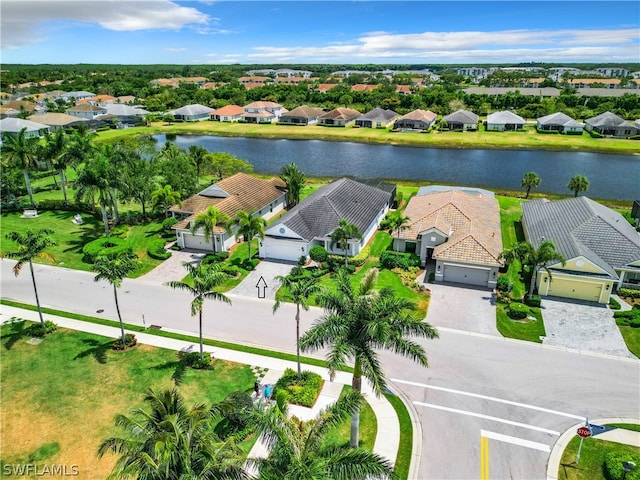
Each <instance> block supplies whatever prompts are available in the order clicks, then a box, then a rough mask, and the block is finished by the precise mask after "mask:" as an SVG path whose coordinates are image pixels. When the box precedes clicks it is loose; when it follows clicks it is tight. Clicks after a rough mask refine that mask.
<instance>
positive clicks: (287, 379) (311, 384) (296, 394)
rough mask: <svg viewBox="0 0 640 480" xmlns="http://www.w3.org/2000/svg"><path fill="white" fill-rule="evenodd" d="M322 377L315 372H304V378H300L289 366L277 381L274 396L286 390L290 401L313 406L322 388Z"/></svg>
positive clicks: (287, 398) (304, 405) (286, 395)
mask: <svg viewBox="0 0 640 480" xmlns="http://www.w3.org/2000/svg"><path fill="white" fill-rule="evenodd" d="M322 383H323V380H322V377H321V376H320V375H318V374H317V373H314V372H309V371H306V370H305V371H304V372H302V379H301V380H298V373H297V372H296V371H294V370H292V369H291V368H287V369H286V370H285V372H284V374H283V375H282V377H280V379H279V380H278V382H277V383H276V386H275V388H274V392H273V396H275V395H276V393H279V392H284V393H285V398H286V400H287V401H288V402H289V403H294V404H296V405H302V406H303V407H312V406H313V404H314V403H315V401H316V398H318V394H319V393H320V389H321V388H322Z"/></svg>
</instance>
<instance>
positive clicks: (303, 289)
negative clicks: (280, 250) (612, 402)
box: [273, 275, 322, 379]
mask: <svg viewBox="0 0 640 480" xmlns="http://www.w3.org/2000/svg"><path fill="white" fill-rule="evenodd" d="M276 280H278V281H279V282H280V284H281V285H282V286H283V287H285V289H286V293H285V294H284V295H283V296H282V297H280V298H278V299H277V300H276V303H275V304H274V305H273V313H276V312H277V311H278V309H279V308H280V305H281V304H282V302H283V301H284V302H290V303H295V304H296V356H297V359H298V378H299V379H302V369H301V366H300V308H302V309H303V310H304V311H305V312H308V311H309V298H310V297H311V296H312V295H315V294H317V293H319V292H320V291H321V290H322V287H321V286H320V285H318V279H317V278H316V277H303V278H300V279H294V278H293V277H291V276H290V275H287V276H282V275H278V276H277V277H276Z"/></svg>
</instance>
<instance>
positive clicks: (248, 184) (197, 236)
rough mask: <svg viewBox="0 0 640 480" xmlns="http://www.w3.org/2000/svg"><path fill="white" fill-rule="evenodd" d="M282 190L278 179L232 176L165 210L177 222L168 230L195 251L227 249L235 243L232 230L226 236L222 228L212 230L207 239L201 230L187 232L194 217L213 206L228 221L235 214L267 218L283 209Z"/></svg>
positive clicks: (283, 196) (183, 246) (243, 174)
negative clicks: (226, 217)
mask: <svg viewBox="0 0 640 480" xmlns="http://www.w3.org/2000/svg"><path fill="white" fill-rule="evenodd" d="M285 187H286V186H285V184H284V182H283V181H282V180H280V179H279V178H272V179H270V180H263V179H261V178H258V177H254V176H252V175H247V174H245V173H236V174H235V175H232V176H231V177H228V178H225V179H223V180H220V181H219V182H217V183H214V184H213V185H210V186H209V187H207V188H205V189H204V190H202V191H201V192H200V193H198V194H196V195H192V196H190V197H189V198H187V199H186V200H184V201H183V202H182V204H180V205H174V206H173V207H171V208H170V209H169V212H170V213H171V215H172V216H173V217H174V218H176V219H178V223H176V224H175V225H174V226H173V227H172V228H173V229H174V230H175V231H176V240H177V243H178V245H179V246H180V247H182V248H193V249H197V250H213V251H226V250H229V248H231V246H232V245H234V244H235V243H236V241H235V230H234V231H232V232H231V233H229V232H228V231H227V229H226V228H225V227H223V226H222V227H216V228H215V230H214V232H213V238H211V237H209V239H207V238H205V234H204V231H203V230H202V229H199V230H197V231H195V232H191V226H192V222H193V220H194V219H195V217H196V215H197V214H199V213H202V212H204V211H205V210H207V208H208V207H215V208H217V209H218V210H219V211H220V212H222V213H224V214H226V215H228V216H229V217H231V218H232V217H234V216H235V215H236V213H238V212H239V211H245V212H253V216H259V217H262V218H264V219H268V218H271V217H272V216H273V215H275V214H277V213H278V212H280V211H281V210H282V209H283V208H284V205H285V198H286V188H285ZM214 245H215V248H214Z"/></svg>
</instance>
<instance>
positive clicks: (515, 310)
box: [507, 302, 530, 320]
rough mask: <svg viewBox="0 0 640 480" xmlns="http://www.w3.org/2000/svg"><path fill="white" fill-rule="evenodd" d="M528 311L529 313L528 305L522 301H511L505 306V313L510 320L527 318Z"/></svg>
mask: <svg viewBox="0 0 640 480" xmlns="http://www.w3.org/2000/svg"><path fill="white" fill-rule="evenodd" d="M529 313H530V310H529V307H527V306H526V305H525V304H523V303H517V302H512V303H510V304H509V306H508V307H507V315H508V316H509V318H511V319H512V320H522V319H525V318H527V316H528V315H529Z"/></svg>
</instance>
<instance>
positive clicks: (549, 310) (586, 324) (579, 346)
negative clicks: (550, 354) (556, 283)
mask: <svg viewBox="0 0 640 480" xmlns="http://www.w3.org/2000/svg"><path fill="white" fill-rule="evenodd" d="M542 319H543V321H544V328H545V330H546V333H547V336H546V337H545V338H544V339H543V341H542V343H543V344H545V345H555V346H560V347H566V348H571V349H575V350H585V351H589V352H596V353H604V354H608V355H617V356H620V357H627V358H635V357H634V356H633V355H631V353H630V352H629V350H628V349H627V346H626V344H625V343H624V340H623V338H622V335H621V334H620V330H619V329H618V327H617V325H616V323H615V320H614V319H613V312H612V311H611V310H610V309H609V308H608V307H607V306H606V305H602V304H598V303H594V302H585V301H581V300H570V299H566V298H562V299H561V298H554V297H543V300H542Z"/></svg>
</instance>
